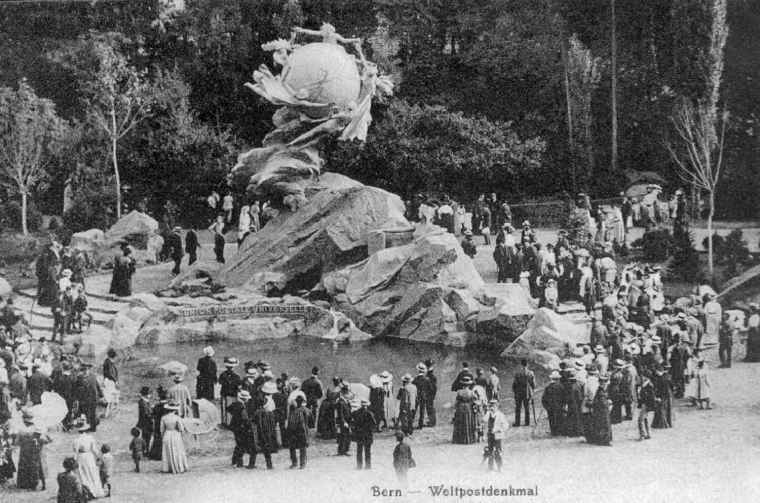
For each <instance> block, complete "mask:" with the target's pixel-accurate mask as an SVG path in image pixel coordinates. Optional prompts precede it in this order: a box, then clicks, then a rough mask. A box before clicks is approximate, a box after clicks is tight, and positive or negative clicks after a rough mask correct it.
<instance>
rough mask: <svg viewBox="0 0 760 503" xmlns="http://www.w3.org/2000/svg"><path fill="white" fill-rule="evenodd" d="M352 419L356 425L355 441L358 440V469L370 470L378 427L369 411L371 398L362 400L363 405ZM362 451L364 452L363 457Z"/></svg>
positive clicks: (354, 425)
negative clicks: (374, 438)
mask: <svg viewBox="0 0 760 503" xmlns="http://www.w3.org/2000/svg"><path fill="white" fill-rule="evenodd" d="M351 420H352V423H353V427H354V431H353V437H354V442H356V469H357V470H361V469H362V468H365V469H367V470H369V469H370V468H372V440H373V432H374V431H375V429H376V428H377V422H376V421H375V416H373V415H372V412H370V411H369V400H366V399H362V400H361V407H360V408H359V409H358V410H356V411H354V413H353V414H351ZM362 453H364V456H363V459H362Z"/></svg>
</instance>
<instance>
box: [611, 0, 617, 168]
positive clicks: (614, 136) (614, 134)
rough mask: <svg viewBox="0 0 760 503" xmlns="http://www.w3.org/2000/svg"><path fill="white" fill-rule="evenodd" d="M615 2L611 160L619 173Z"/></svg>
mask: <svg viewBox="0 0 760 503" xmlns="http://www.w3.org/2000/svg"><path fill="white" fill-rule="evenodd" d="M615 2H616V0H611V6H612V21H611V23H612V39H611V41H610V48H611V52H612V56H611V73H612V89H611V93H612V99H611V101H612V156H611V160H610V164H611V168H612V172H613V173H615V172H616V171H617V165H618V138H617V135H618V123H617V119H618V118H617V33H616V27H615V25H616V22H617V21H616V17H615Z"/></svg>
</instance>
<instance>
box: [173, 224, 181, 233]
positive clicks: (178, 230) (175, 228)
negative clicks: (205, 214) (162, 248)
mask: <svg viewBox="0 0 760 503" xmlns="http://www.w3.org/2000/svg"><path fill="white" fill-rule="evenodd" d="M172 231H173V232H181V231H182V227H180V226H179V225H175V226H174V229H172Z"/></svg>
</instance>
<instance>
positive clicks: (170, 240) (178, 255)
mask: <svg viewBox="0 0 760 503" xmlns="http://www.w3.org/2000/svg"><path fill="white" fill-rule="evenodd" d="M181 231H182V228H180V227H175V228H174V229H172V232H171V234H169V235H168V236H167V237H166V246H167V248H168V249H169V256H170V257H171V259H172V260H173V261H174V269H172V274H174V275H177V274H179V264H180V262H182V257H183V256H184V255H185V252H184V250H183V249H182V237H181V236H180V235H179V233H180V232H181Z"/></svg>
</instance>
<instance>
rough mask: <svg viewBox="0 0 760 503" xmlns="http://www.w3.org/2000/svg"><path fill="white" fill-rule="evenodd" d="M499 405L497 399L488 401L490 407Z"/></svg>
mask: <svg viewBox="0 0 760 503" xmlns="http://www.w3.org/2000/svg"><path fill="white" fill-rule="evenodd" d="M498 403H499V401H498V400H497V399H495V398H491V399H490V400H489V401H488V405H497V404H498Z"/></svg>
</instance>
